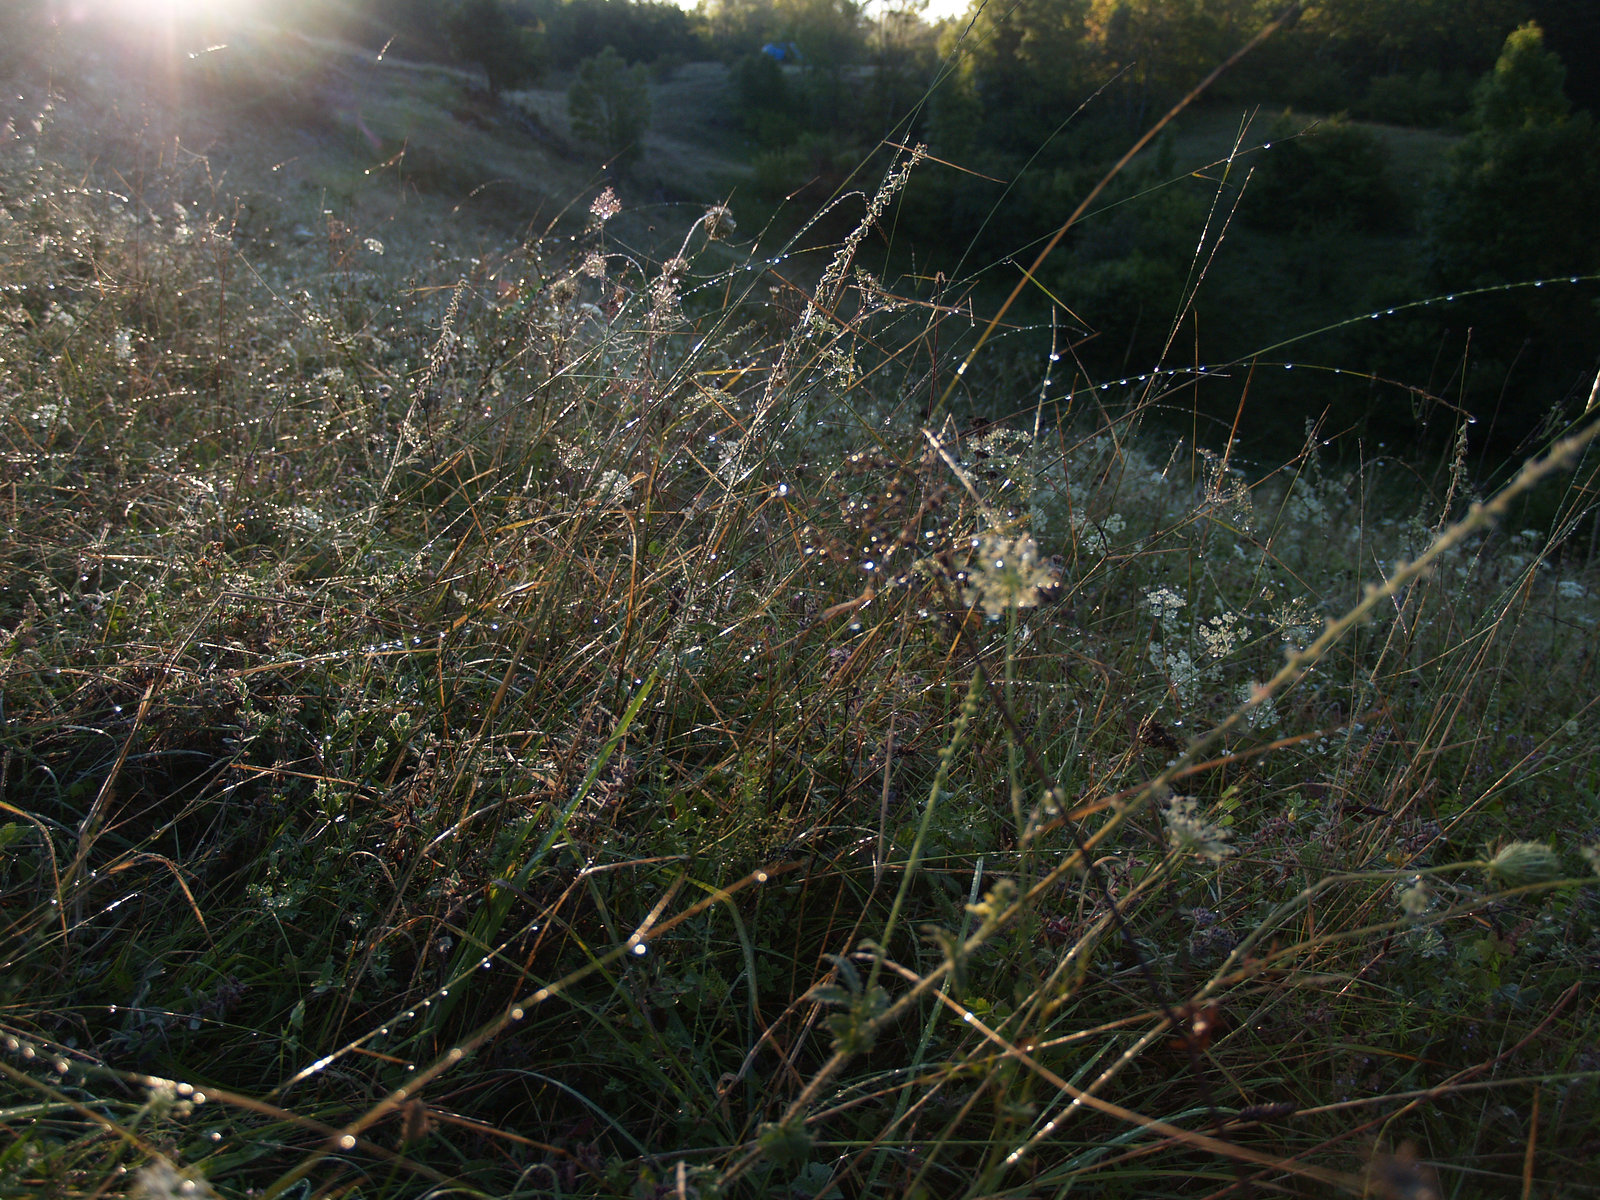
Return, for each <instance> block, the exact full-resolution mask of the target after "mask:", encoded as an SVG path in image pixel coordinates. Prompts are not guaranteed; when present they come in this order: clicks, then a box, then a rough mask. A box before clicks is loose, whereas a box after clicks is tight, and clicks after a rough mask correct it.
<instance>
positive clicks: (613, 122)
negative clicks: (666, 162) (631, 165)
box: [567, 46, 650, 159]
mask: <svg viewBox="0 0 1600 1200" xmlns="http://www.w3.org/2000/svg"><path fill="white" fill-rule="evenodd" d="M567 113H568V115H569V116H570V117H571V118H572V132H573V133H575V134H577V135H578V136H579V137H581V138H583V139H584V140H586V141H590V142H594V143H596V144H597V145H600V146H602V147H604V148H605V151H606V153H607V154H608V155H611V156H614V157H619V158H623V159H628V158H633V157H635V156H637V154H638V153H639V141H640V138H642V137H643V136H644V131H645V127H646V126H648V125H649V124H650V88H649V82H648V76H647V73H646V71H645V68H644V66H643V65H642V64H638V63H636V64H634V65H633V66H631V67H630V66H628V65H627V64H626V63H624V62H623V61H622V56H621V55H620V54H618V53H617V52H616V49H615V48H614V47H611V46H607V47H606V48H605V49H604V50H602V51H600V53H599V54H596V55H594V56H593V57H592V58H586V59H584V60H583V61H582V62H581V63H579V64H578V78H577V79H576V81H574V83H573V85H572V87H571V88H570V89H568V91H567Z"/></svg>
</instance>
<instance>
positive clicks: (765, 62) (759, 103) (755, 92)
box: [731, 51, 795, 146]
mask: <svg viewBox="0 0 1600 1200" xmlns="http://www.w3.org/2000/svg"><path fill="white" fill-rule="evenodd" d="M731 75H732V82H733V103H734V111H735V112H737V113H738V114H739V121H740V123H741V124H742V125H743V126H744V129H745V132H747V133H749V134H750V135H752V136H753V137H755V139H756V140H757V141H758V142H760V143H761V144H762V145H767V146H770V145H775V144H777V143H780V142H784V141H788V140H789V139H790V138H791V137H792V136H793V133H794V126H795V115H794V112H793V110H792V104H793V97H792V96H791V95H790V89H789V85H788V83H787V82H786V81H785V79H784V75H783V68H782V67H780V66H779V65H778V60H777V59H775V58H773V57H772V56H771V55H768V54H762V53H761V52H760V51H755V52H753V53H750V54H746V55H745V56H744V57H743V58H741V59H739V60H738V61H737V62H736V63H734V65H733V70H732V72H731Z"/></svg>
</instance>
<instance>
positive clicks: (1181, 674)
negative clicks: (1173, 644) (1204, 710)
mask: <svg viewBox="0 0 1600 1200" xmlns="http://www.w3.org/2000/svg"><path fill="white" fill-rule="evenodd" d="M1148 654H1149V657H1150V662H1151V663H1152V664H1153V665H1154V666H1155V669H1156V670H1158V671H1160V672H1161V674H1162V675H1164V676H1165V677H1166V680H1167V683H1168V684H1169V685H1170V686H1171V687H1172V690H1173V691H1174V692H1176V693H1177V694H1178V699H1179V700H1180V701H1181V702H1182V703H1184V704H1193V703H1194V702H1195V701H1196V700H1197V699H1199V695H1200V672H1199V671H1198V670H1196V669H1195V665H1194V660H1193V659H1192V658H1190V657H1189V652H1188V651H1187V650H1168V649H1167V648H1166V646H1165V645H1163V644H1162V643H1161V642H1152V643H1150V649H1149V651H1148Z"/></svg>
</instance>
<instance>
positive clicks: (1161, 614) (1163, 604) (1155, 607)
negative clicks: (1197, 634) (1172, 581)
mask: <svg viewBox="0 0 1600 1200" xmlns="http://www.w3.org/2000/svg"><path fill="white" fill-rule="evenodd" d="M1142 603H1143V605H1144V607H1146V608H1148V609H1149V610H1150V612H1151V615H1152V616H1154V617H1155V619H1156V620H1158V621H1160V622H1161V624H1163V625H1165V626H1166V627H1167V628H1169V629H1170V628H1172V627H1173V626H1175V625H1176V624H1177V623H1178V610H1179V609H1181V608H1186V607H1188V604H1189V602H1188V601H1187V600H1185V599H1184V598H1183V597H1182V596H1181V595H1179V594H1178V593H1177V592H1175V591H1174V590H1173V589H1172V588H1170V587H1167V586H1166V585H1165V584H1163V585H1162V586H1161V587H1158V588H1152V589H1151V590H1150V591H1148V592H1146V593H1145V594H1144V600H1143V602H1142Z"/></svg>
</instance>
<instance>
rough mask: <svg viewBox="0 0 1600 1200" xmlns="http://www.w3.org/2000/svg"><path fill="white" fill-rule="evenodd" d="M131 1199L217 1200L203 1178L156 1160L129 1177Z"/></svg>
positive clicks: (214, 1192)
mask: <svg viewBox="0 0 1600 1200" xmlns="http://www.w3.org/2000/svg"><path fill="white" fill-rule="evenodd" d="M129 1194H130V1196H131V1197H132V1200H218V1197H217V1193H216V1191H215V1189H213V1188H212V1186H211V1185H210V1184H209V1183H207V1182H206V1181H205V1178H204V1177H203V1176H201V1175H199V1174H198V1173H191V1172H189V1171H185V1170H183V1169H182V1168H181V1167H176V1166H174V1165H173V1164H172V1163H170V1162H168V1161H167V1160H166V1159H157V1160H156V1161H155V1162H153V1163H151V1164H150V1165H149V1166H146V1167H141V1168H140V1170H139V1173H138V1174H137V1175H135V1176H134V1177H133V1191H132V1192H131V1193H129Z"/></svg>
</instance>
